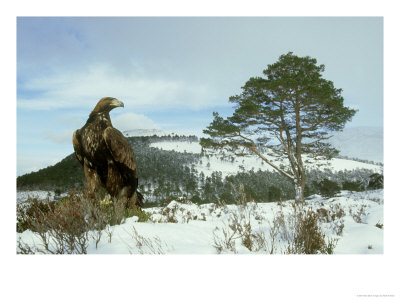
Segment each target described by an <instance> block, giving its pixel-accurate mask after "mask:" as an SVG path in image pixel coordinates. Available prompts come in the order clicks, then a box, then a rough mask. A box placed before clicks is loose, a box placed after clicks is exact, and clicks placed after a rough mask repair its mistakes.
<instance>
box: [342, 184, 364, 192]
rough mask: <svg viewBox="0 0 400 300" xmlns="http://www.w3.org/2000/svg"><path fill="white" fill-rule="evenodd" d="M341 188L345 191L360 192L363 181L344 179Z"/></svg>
mask: <svg viewBox="0 0 400 300" xmlns="http://www.w3.org/2000/svg"><path fill="white" fill-rule="evenodd" d="M342 188H343V189H344V190H347V191H354V192H360V191H362V190H363V183H362V182H360V181H345V182H343V184H342Z"/></svg>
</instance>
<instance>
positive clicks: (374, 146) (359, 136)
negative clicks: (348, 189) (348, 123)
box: [330, 127, 383, 162]
mask: <svg viewBox="0 0 400 300" xmlns="http://www.w3.org/2000/svg"><path fill="white" fill-rule="evenodd" d="M330 141H331V143H332V145H333V146H334V147H335V148H336V149H338V150H340V155H341V156H347V157H351V158H357V159H362V160H368V161H374V162H383V128H382V127H353V128H345V129H344V130H343V131H342V132H338V133H336V134H335V135H334V136H333V137H332V138H331V140H330Z"/></svg>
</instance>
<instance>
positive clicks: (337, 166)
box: [150, 141, 383, 178]
mask: <svg viewBox="0 0 400 300" xmlns="http://www.w3.org/2000/svg"><path fill="white" fill-rule="evenodd" d="M150 146H151V147H154V148H158V149H162V150H165V151H176V152H181V153H184V152H187V153H194V154H200V153H201V146H200V144H199V143H198V142H184V141H177V142H157V143H152V144H151V145H150ZM266 157H268V156H267V155H266ZM269 158H271V157H269ZM304 160H309V161H310V164H309V168H316V162H315V161H314V160H313V159H311V158H307V157H306V156H304ZM319 163H321V164H322V165H321V166H320V167H319V168H320V169H325V168H327V169H330V170H332V171H344V170H354V169H369V170H373V171H374V172H377V173H382V171H383V167H382V166H378V165H373V164H368V163H363V162H358V161H354V160H347V159H340V158H333V159H332V160H330V161H319ZM278 165H279V164H278ZM195 167H196V170H197V171H198V172H199V173H200V172H203V173H204V175H205V176H210V175H211V174H212V173H213V172H214V171H219V172H221V173H222V177H223V178H224V177H226V176H228V175H234V174H236V173H238V172H240V171H250V170H254V171H258V170H263V171H273V170H274V169H273V168H272V167H271V166H270V165H268V164H267V163H265V162H263V161H262V159H261V158H259V157H257V156H255V155H251V156H241V157H233V160H231V158H230V157H228V156H226V157H223V156H222V155H219V154H216V155H212V156H209V157H206V156H202V157H201V158H200V160H199V161H198V162H197V164H196V166H195ZM317 168H318V167H317Z"/></svg>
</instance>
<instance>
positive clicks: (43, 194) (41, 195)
mask: <svg viewBox="0 0 400 300" xmlns="http://www.w3.org/2000/svg"><path fill="white" fill-rule="evenodd" d="M65 196H67V194H61V195H60V197H65ZM28 197H31V198H37V199H38V200H45V199H47V198H49V200H50V201H53V200H54V197H55V193H54V192H53V191H17V203H22V202H25V201H26V200H27V199H28Z"/></svg>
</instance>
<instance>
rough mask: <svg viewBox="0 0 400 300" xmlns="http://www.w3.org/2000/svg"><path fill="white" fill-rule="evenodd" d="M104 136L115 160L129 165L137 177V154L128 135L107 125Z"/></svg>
mask: <svg viewBox="0 0 400 300" xmlns="http://www.w3.org/2000/svg"><path fill="white" fill-rule="evenodd" d="M103 138H104V140H105V142H106V144H107V147H108V149H109V150H110V152H111V154H112V156H113V158H114V160H115V161H117V162H119V163H121V164H124V165H125V166H127V167H128V168H129V169H131V170H132V171H133V172H134V173H135V177H137V170H136V159H135V154H134V153H133V150H132V148H131V146H130V145H129V142H128V140H127V139H126V137H124V136H123V134H122V133H121V132H120V131H119V130H117V129H115V128H113V127H107V128H106V129H105V130H104V133H103Z"/></svg>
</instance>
